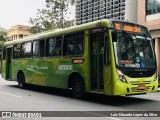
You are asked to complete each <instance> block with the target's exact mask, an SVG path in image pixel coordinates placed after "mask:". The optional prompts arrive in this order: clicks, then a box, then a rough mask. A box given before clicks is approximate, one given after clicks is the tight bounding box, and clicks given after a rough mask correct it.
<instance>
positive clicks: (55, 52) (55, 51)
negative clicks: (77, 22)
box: [46, 36, 62, 57]
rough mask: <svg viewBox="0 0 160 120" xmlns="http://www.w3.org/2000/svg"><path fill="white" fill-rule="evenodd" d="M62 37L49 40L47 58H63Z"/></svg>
mask: <svg viewBox="0 0 160 120" xmlns="http://www.w3.org/2000/svg"><path fill="white" fill-rule="evenodd" d="M61 44H62V36H58V37H54V38H48V39H47V44H46V48H47V50H46V51H47V57H57V56H61Z"/></svg>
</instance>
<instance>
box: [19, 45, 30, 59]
mask: <svg viewBox="0 0 160 120" xmlns="http://www.w3.org/2000/svg"><path fill="white" fill-rule="evenodd" d="M31 57H32V43H31V42H26V43H22V45H21V58H31Z"/></svg>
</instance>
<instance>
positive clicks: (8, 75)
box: [6, 48, 12, 79]
mask: <svg viewBox="0 0 160 120" xmlns="http://www.w3.org/2000/svg"><path fill="white" fill-rule="evenodd" d="M11 58H12V48H7V56H6V79H11V76H12V68H11V66H12V65H11Z"/></svg>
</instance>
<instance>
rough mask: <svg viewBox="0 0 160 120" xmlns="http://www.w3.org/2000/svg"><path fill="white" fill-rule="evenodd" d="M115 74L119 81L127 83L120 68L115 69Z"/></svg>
mask: <svg viewBox="0 0 160 120" xmlns="http://www.w3.org/2000/svg"><path fill="white" fill-rule="evenodd" d="M117 74H118V76H119V79H120V81H122V82H124V83H127V80H126V78H125V76H124V74H123V73H122V72H121V71H120V70H117Z"/></svg>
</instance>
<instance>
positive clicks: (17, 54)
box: [13, 44, 20, 59]
mask: <svg viewBox="0 0 160 120" xmlns="http://www.w3.org/2000/svg"><path fill="white" fill-rule="evenodd" d="M19 58H20V44H18V45H14V46H13V59H19Z"/></svg>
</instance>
